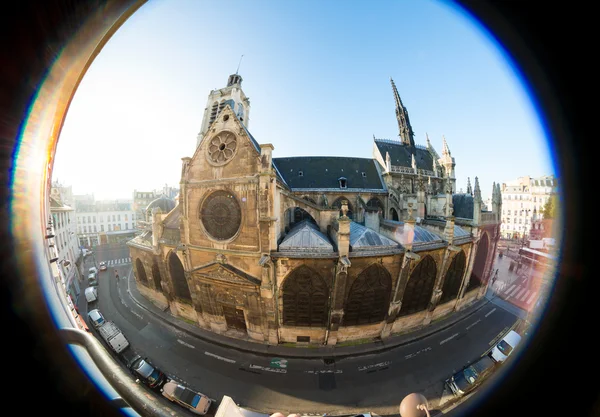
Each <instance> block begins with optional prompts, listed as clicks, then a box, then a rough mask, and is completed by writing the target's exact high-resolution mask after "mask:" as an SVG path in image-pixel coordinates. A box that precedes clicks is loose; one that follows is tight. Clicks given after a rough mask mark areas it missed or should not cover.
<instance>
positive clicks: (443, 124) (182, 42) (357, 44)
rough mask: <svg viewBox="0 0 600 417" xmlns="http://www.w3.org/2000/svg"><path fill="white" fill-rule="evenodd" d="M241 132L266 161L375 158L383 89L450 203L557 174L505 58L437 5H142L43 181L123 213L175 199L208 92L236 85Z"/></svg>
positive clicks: (83, 91)
mask: <svg viewBox="0 0 600 417" xmlns="http://www.w3.org/2000/svg"><path fill="white" fill-rule="evenodd" d="M241 55H244V57H243V59H242V61H241V66H240V70H239V74H240V75H241V76H242V77H243V83H242V88H243V90H244V92H245V93H246V95H247V96H248V97H249V98H250V104H251V108H250V117H249V130H250V132H251V133H252V135H253V136H254V137H255V138H256V139H257V141H258V142H259V143H271V144H273V145H274V147H275V150H274V157H286V156H305V155H323V156H328V155H335V156H351V157H366V158H369V157H371V156H372V148H373V135H375V137H377V138H388V139H397V138H398V126H397V122H396V118H395V113H394V98H393V95H392V89H391V86H390V77H392V78H393V79H394V82H395V83H396V86H397V88H398V91H399V93H400V96H401V98H402V101H403V103H404V105H405V106H406V107H407V109H408V112H409V116H410V121H411V124H412V127H413V130H414V132H415V141H416V143H417V144H421V145H425V143H426V142H425V141H426V139H425V134H426V133H427V134H428V135H429V138H430V140H431V142H432V145H433V146H434V148H435V149H436V150H437V151H438V153H440V154H441V150H442V135H443V136H445V137H446V141H447V143H448V146H449V148H450V151H451V153H452V156H454V157H455V159H456V177H457V189H460V188H462V189H466V183H467V177H470V178H471V183H473V181H474V177H475V176H477V177H479V181H480V185H481V188H482V194H483V197H484V198H485V197H487V196H489V195H490V194H491V190H492V183H493V182H494V181H495V182H507V181H512V180H514V179H516V178H517V177H520V176H527V175H529V176H540V175H550V174H553V173H554V169H553V165H552V163H551V156H550V153H549V148H548V145H547V144H546V139H545V135H544V131H543V127H542V125H541V122H540V120H539V118H538V115H537V114H536V109H535V107H534V105H533V104H532V102H531V99H530V98H529V97H528V95H527V92H526V91H525V87H524V86H523V85H522V83H521V81H520V78H519V76H518V74H517V73H516V72H515V70H514V68H513V67H512V66H511V64H510V63H509V62H508V61H507V58H506V55H505V54H504V53H503V52H502V51H501V49H499V47H498V46H497V45H496V44H495V43H494V42H493V40H492V39H491V37H490V36H488V35H487V34H486V33H485V31H484V29H482V28H481V27H479V25H478V24H477V23H476V22H475V21H473V20H471V19H470V18H469V17H468V16H467V15H466V14H464V13H463V12H461V11H460V9H458V8H457V6H454V5H452V4H451V3H447V2H440V1H433V0H424V1H408V0H405V1H402V0H393V1H387V0H381V1H375V2H370V1H368V2H367V1H341V0H339V1H338V0H329V1H321V0H301V1H275V0H253V1H241V0H229V1H227V2H220V1H207V0H169V1H165V0H160V1H156V0H151V1H149V2H148V3H147V4H145V5H144V6H142V7H141V9H139V11H138V12H136V13H135V14H134V15H133V16H132V17H131V18H130V19H129V20H128V21H127V22H125V24H124V25H123V26H122V28H121V29H120V30H119V31H117V32H116V34H115V35H114V36H113V38H112V39H111V40H110V41H109V42H108V43H107V45H106V46H105V47H104V49H103V50H102V52H101V53H100V54H99V55H98V57H97V58H96V60H95V61H94V63H93V64H92V65H91V67H90V69H89V70H88V73H87V74H86V76H85V77H84V78H83V80H82V82H81V84H80V87H79V89H78V91H77V92H76V94H75V97H74V99H73V102H72V104H71V107H70V109H69V113H68V115H67V118H66V120H65V124H64V127H63V130H62V133H61V137H60V140H59V144H58V149H57V154H56V163H55V167H54V169H55V170H54V174H53V179H54V180H58V181H60V182H61V183H62V184H63V185H71V186H72V187H73V192H74V193H75V194H85V193H94V194H95V196H96V198H97V199H104V198H132V193H133V190H134V189H137V190H142V191H147V190H152V189H155V188H159V187H161V186H162V185H164V184H168V185H173V186H178V184H179V179H180V174H181V158H182V157H186V156H190V157H191V156H192V155H193V153H194V150H195V144H196V135H197V134H198V131H199V130H200V126H201V123H202V115H203V112H204V108H205V106H206V100H207V97H208V94H209V92H210V91H211V90H212V89H215V88H221V87H224V86H225V85H226V83H227V78H228V76H229V75H230V74H233V73H235V72H236V69H237V67H238V63H239V61H240V57H241Z"/></svg>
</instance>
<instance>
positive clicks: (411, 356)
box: [404, 333, 458, 359]
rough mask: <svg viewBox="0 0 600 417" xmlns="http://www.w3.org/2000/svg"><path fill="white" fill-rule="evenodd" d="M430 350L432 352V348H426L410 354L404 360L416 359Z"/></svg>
mask: <svg viewBox="0 0 600 417" xmlns="http://www.w3.org/2000/svg"><path fill="white" fill-rule="evenodd" d="M457 334H458V333H457ZM452 337H454V336H452ZM429 350H431V348H430V347H426V348H425V349H421V350H419V351H418V352H415V353H411V354H409V355H406V356H405V357H404V359H410V358H414V357H415V356H417V355H418V354H419V353H422V352H427V351H429Z"/></svg>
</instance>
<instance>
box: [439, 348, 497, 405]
mask: <svg viewBox="0 0 600 417" xmlns="http://www.w3.org/2000/svg"><path fill="white" fill-rule="evenodd" d="M495 365H496V362H494V361H493V360H492V358H490V357H489V356H488V355H485V356H482V357H481V358H479V359H478V360H477V361H475V362H473V363H472V364H471V365H468V366H466V367H464V368H463V369H461V370H460V371H458V372H456V373H455V374H454V375H452V376H451V377H450V378H448V379H447V380H446V386H448V388H450V391H452V393H453V394H454V395H455V396H456V397H460V396H463V395H465V394H467V393H469V392H470V391H472V390H473V388H475V387H476V386H478V385H479V384H480V383H481V382H482V381H483V380H485V378H486V377H487V376H488V375H489V374H490V373H491V372H492V371H493V369H494V367H495Z"/></svg>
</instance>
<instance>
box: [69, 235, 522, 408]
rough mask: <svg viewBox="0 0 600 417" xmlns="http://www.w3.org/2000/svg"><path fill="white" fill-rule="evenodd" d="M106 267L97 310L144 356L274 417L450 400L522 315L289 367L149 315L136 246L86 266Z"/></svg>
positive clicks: (491, 317)
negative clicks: (470, 366) (462, 377)
mask: <svg viewBox="0 0 600 417" xmlns="http://www.w3.org/2000/svg"><path fill="white" fill-rule="evenodd" d="M100 261H106V262H107V263H108V265H109V266H108V269H107V270H106V271H100V272H99V288H98V290H99V291H98V293H99V299H98V301H97V305H96V307H97V308H99V309H100V311H101V312H102V314H103V315H104V316H105V318H106V319H107V320H112V321H114V322H115V323H116V324H117V326H118V327H119V328H120V329H121V330H122V331H123V333H124V334H125V335H126V337H127V338H128V340H129V342H130V344H131V346H132V347H133V349H134V350H135V351H136V352H138V353H139V354H140V355H142V356H147V357H149V358H150V360H151V362H153V363H154V364H155V365H156V366H158V367H159V368H160V369H161V370H163V371H164V372H165V373H166V374H167V375H168V376H169V377H171V378H173V379H176V380H178V381H181V382H183V383H184V384H185V385H187V386H189V387H190V388H192V389H194V390H196V391H199V392H202V393H204V394H206V395H208V396H209V397H211V398H215V399H217V400H220V398H222V396H223V395H224V394H226V395H229V396H231V397H232V398H234V400H235V401H236V402H237V403H239V404H240V405H242V406H244V407H248V408H250V409H254V410H258V411H263V412H267V413H271V412H275V411H281V412H284V413H285V412H289V413H291V412H296V413H300V414H323V412H327V413H329V414H341V413H352V412H357V413H358V412H367V411H370V412H373V413H377V414H380V415H397V412H398V411H397V410H398V404H399V402H400V401H401V399H402V398H403V397H404V396H405V395H407V394H408V393H410V392H415V391H417V392H423V393H424V394H425V395H426V396H427V397H428V398H435V397H437V398H440V397H441V396H442V394H443V389H444V387H443V381H444V380H445V379H446V378H447V377H448V376H449V375H451V374H452V373H453V372H455V371H456V370H458V369H460V368H462V367H463V366H464V365H466V364H467V363H470V362H472V361H473V360H475V359H476V358H478V357H480V356H481V355H482V354H484V353H485V352H487V351H488V350H489V349H490V348H491V346H492V345H493V343H494V342H495V341H496V340H497V339H498V338H499V336H500V335H501V334H503V333H505V332H506V331H507V330H508V329H509V328H511V327H512V326H514V324H515V322H516V321H517V320H518V317H519V314H516V312H514V311H507V310H505V309H503V308H500V307H499V306H497V305H496V304H494V303H487V304H486V305H484V306H483V307H482V308H480V309H479V310H477V311H476V312H474V313H473V314H472V315H470V316H469V317H467V318H466V319H464V320H463V321H460V322H458V323H456V324H455V325H453V326H450V327H448V328H446V329H443V330H441V331H440V332H438V333H436V334H434V335H432V336H429V337H425V338H423V339H420V340H415V341H414V342H411V343H408V344H406V345H401V346H398V347H396V348H393V349H391V350H388V351H384V352H381V353H377V354H370V355H363V356H358V357H351V358H344V359H335V360H333V361H327V363H325V361H323V360H322V359H297V358H289V359H284V360H282V358H278V357H269V356H264V355H260V354H250V353H247V352H242V351H240V350H238V349H233V348H227V347H223V346H220V345H215V344H212V343H210V342H207V341H206V340H205V339H203V338H201V337H198V336H196V335H194V334H192V333H190V332H184V331H181V330H180V329H179V328H175V327H173V326H171V325H169V323H167V322H166V321H165V320H161V318H160V317H157V316H156V315H155V314H151V313H149V311H148V310H146V309H144V308H142V307H140V305H138V304H137V303H136V302H135V300H134V299H133V298H132V293H137V288H136V287H135V280H134V278H133V273H132V268H131V259H130V258H129V251H128V248H127V246H125V245H123V246H121V247H114V246H113V247H108V248H103V247H102V246H99V247H96V248H95V252H94V254H93V256H88V257H87V258H86V261H85V262H86V265H85V267H86V270H87V268H89V267H90V266H92V265H93V264H94V263H99V262H100ZM507 261H508V260H507ZM504 266H505V263H503V262H502V260H501V262H498V263H497V266H496V267H497V268H499V269H501V270H504ZM115 270H116V271H117V272H118V274H119V277H120V278H119V279H118V281H117V279H115ZM501 279H502V281H500V280H501ZM511 279H512V281H511ZM498 282H505V283H506V284H505V285H509V284H510V285H512V284H514V283H515V278H514V277H511V276H509V275H506V274H502V272H499V278H498ZM511 291H512V290H511ZM137 296H138V297H141V295H139V293H137ZM513 298H514V299H517V300H520V298H522V297H513ZM525 301H527V300H525ZM78 303H79V309H80V312H81V314H82V315H83V316H84V317H85V318H86V319H87V304H86V301H85V298H84V297H79V300H78ZM163 314H168V312H165V313H163Z"/></svg>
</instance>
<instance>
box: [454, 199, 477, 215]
mask: <svg viewBox="0 0 600 417" xmlns="http://www.w3.org/2000/svg"><path fill="white" fill-rule="evenodd" d="M452 205H453V206H454V212H453V213H452V215H453V216H454V217H461V218H463V219H472V218H473V196H472V195H471V194H453V195H452Z"/></svg>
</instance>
